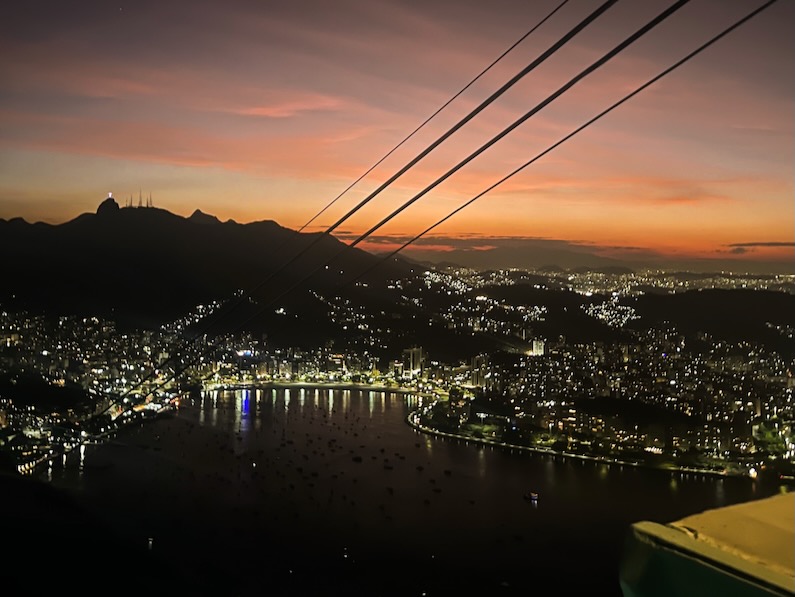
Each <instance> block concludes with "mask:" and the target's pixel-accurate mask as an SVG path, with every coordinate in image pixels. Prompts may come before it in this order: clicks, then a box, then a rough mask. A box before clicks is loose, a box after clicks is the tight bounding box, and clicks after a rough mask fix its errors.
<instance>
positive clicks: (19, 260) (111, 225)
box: [0, 197, 410, 326]
mask: <svg viewBox="0 0 795 597" xmlns="http://www.w3.org/2000/svg"><path fill="white" fill-rule="evenodd" d="M0 252H2V254H3V255H4V256H5V258H4V259H3V260H2V261H0V277H1V278H2V280H3V283H2V285H0V302H1V303H3V304H4V305H6V306H9V307H10V308H12V309H25V310H44V311H47V312H51V313H63V314H85V315H97V316H106V317H108V318H111V319H113V320H115V321H122V322H124V321H126V322H128V323H130V324H131V325H139V326H151V325H159V324H160V323H162V322H164V321H167V320H170V319H172V318H175V317H179V316H181V315H182V314H184V313H185V311H187V310H189V309H191V308H192V307H194V306H195V305H196V304H199V303H202V302H208V301H212V300H216V299H223V298H228V297H230V296H232V295H233V294H234V293H235V292H239V291H241V290H242V291H244V292H245V293H249V291H251V296H252V298H254V299H256V300H257V301H259V302H260V303H261V304H265V303H267V302H268V301H271V300H274V299H276V298H278V297H280V295H284V293H285V292H287V291H288V290H289V291H290V293H289V294H288V295H285V296H283V297H282V298H281V299H280V300H281V301H282V302H285V301H286V302H288V303H289V302H290V301H292V300H304V298H302V297H305V296H306V295H307V293H308V290H310V289H319V290H323V291H329V290H331V289H335V288H339V287H344V286H345V285H346V284H348V283H349V282H351V281H352V280H353V279H355V278H356V277H357V276H360V275H362V274H363V273H365V272H366V273H365V275H364V276H362V280H363V281H367V280H371V281H372V280H384V279H387V278H394V277H404V276H406V275H408V274H409V273H410V266H409V265H408V264H406V263H405V262H403V261H402V260H399V259H393V260H390V261H389V262H386V263H382V262H381V260H380V259H379V258H378V257H376V256H374V255H372V254H370V253H367V252H365V251H362V250H360V249H357V248H349V247H348V246H347V245H345V244H344V243H342V242H340V241H339V240H337V239H335V238H334V237H332V236H330V235H326V234H322V233H311V234H309V233H298V232H296V231H294V230H290V229H288V228H285V227H282V226H280V225H279V224H277V223H276V222H274V221H269V220H265V221H258V222H252V223H249V224H239V223H237V222H234V221H232V220H229V221H227V222H221V221H219V220H218V219H217V218H216V217H215V216H212V215H208V214H205V213H203V212H201V211H199V210H196V211H195V212H194V213H193V214H192V215H191V216H190V217H188V218H185V217H182V216H179V215H176V214H173V213H171V212H169V211H167V210H164V209H160V208H155V207H119V205H118V204H117V203H116V201H115V200H114V199H112V198H110V197H109V198H107V199H105V200H104V201H103V202H102V203H101V204H100V205H99V208H98V209H97V211H96V213H85V214H82V215H80V216H78V217H76V218H74V219H73V220H71V221H68V222H66V223H63V224H59V225H50V224H45V223H40V222H39V223H35V224H30V223H28V222H26V221H25V220H22V219H21V218H14V219H11V220H2V219H0ZM327 263H328V267H326V264H327ZM285 264H287V265H286V267H283V266H285Z"/></svg>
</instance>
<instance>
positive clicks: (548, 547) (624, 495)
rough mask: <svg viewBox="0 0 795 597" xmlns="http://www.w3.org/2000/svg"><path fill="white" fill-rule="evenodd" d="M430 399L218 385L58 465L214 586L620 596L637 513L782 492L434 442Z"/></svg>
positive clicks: (158, 557)
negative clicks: (425, 416)
mask: <svg viewBox="0 0 795 597" xmlns="http://www.w3.org/2000/svg"><path fill="white" fill-rule="evenodd" d="M414 406H416V398H414V397H411V396H407V395H402V394H391V393H382V392H367V391H362V392H360V391H347V390H330V389H306V390H300V389H291V390H284V389H263V390H258V391H253V390H252V391H238V392H222V393H217V394H215V393H214V394H207V395H205V396H204V397H202V398H197V399H195V401H194V402H193V403H191V404H184V403H183V405H182V407H181V408H180V410H179V412H178V414H176V415H175V416H174V417H171V418H167V419H161V420H158V421H155V422H152V423H148V424H147V425H145V426H143V427H140V428H137V429H134V430H129V431H125V432H124V433H123V434H122V435H120V436H119V437H118V438H117V439H116V441H115V442H113V443H110V444H107V445H103V446H100V447H88V448H86V450H85V451H84V453H83V455H82V458H81V457H80V455H78V454H75V455H73V456H70V458H69V459H67V462H66V464H65V465H61V464H59V465H56V466H54V467H52V468H51V470H49V471H47V472H46V473H44V474H45V476H48V477H49V478H50V479H51V481H52V483H53V485H55V486H56V487H61V488H65V489H67V490H68V491H69V492H73V493H74V494H75V495H76V496H77V497H78V498H79V500H80V501H81V503H84V504H86V505H87V506H88V507H89V508H90V509H91V510H92V511H93V512H95V513H97V514H98V515H99V516H101V517H102V519H103V520H105V521H107V522H108V523H109V524H111V525H112V527H113V529H114V530H116V531H118V532H119V533H120V534H122V535H124V536H126V537H129V538H130V540H131V541H133V543H134V544H136V545H140V550H141V561H140V562H139V563H135V565H138V566H165V567H167V568H168V569H169V570H170V571H171V572H172V573H173V576H174V578H175V579H177V582H178V583H179V586H180V587H182V588H184V589H185V590H190V591H191V592H193V593H194V594H197V593H199V594H208V595H210V594H212V595H422V594H426V595H429V596H430V595H448V594H457V595H470V594H483V593H484V592H485V594H487V595H491V594H495V595H501V594H504V595H520V594H521V595H529V594H549V590H548V588H549V587H553V588H554V591H553V594H558V595H570V594H571V595H577V594H580V595H591V594H601V595H621V592H620V588H619V583H618V573H619V562H620V556H621V550H622V548H623V542H624V537H625V535H626V532H627V531H628V529H629V525H630V524H631V523H633V522H636V521H639V520H653V521H657V522H670V521H673V520H676V519H678V518H682V517H684V516H687V515H690V514H694V513H696V512H700V511H703V510H706V509H709V508H714V507H717V506H724V505H729V504H734V503H739V502H744V501H749V500H753V499H758V498H762V497H767V496H768V495H772V494H773V493H777V492H778V491H779V488H778V487H777V486H776V485H770V486H768V485H766V484H765V483H764V482H762V481H761V480H756V481H752V480H750V479H737V478H726V479H721V478H715V477H704V476H692V475H691V476H683V475H679V474H675V475H672V474H669V473H663V472H659V471H651V470H643V469H635V468H628V467H627V468H619V467H609V466H607V465H603V464H594V463H591V462H581V461H578V460H567V459H563V458H561V457H557V458H554V457H551V456H541V455H532V454H527V453H523V452H511V451H506V450H502V449H499V448H490V447H483V446H479V445H475V444H467V443H464V442H459V441H454V440H446V439H439V438H434V437H430V436H426V435H423V434H420V433H418V432H416V431H414V430H413V429H412V428H410V427H409V426H408V425H407V424H406V422H405V418H406V415H407V414H408V412H409V411H410V410H411V409H412V408H413V407H414ZM81 461H82V463H81ZM528 491H535V492H537V493H538V494H539V498H538V501H537V503H536V504H533V503H529V502H527V501H525V499H524V498H523V496H524V494H525V493H527V492H528ZM150 538H151V545H150ZM544 587H547V589H545V590H542V588H544ZM153 590H156V589H155V588H153Z"/></svg>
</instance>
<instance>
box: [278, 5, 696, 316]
mask: <svg viewBox="0 0 795 597" xmlns="http://www.w3.org/2000/svg"><path fill="white" fill-rule="evenodd" d="M690 1H691V0H677V2H675V3H674V4H672V5H671V6H669V7H668V8H667V9H665V10H664V11H663V12H661V13H660V14H658V15H657V16H656V17H654V18H653V19H652V20H651V21H649V22H648V23H646V24H645V25H644V26H643V27H641V28H640V29H638V30H637V31H635V33H633V34H632V35H630V36H629V37H627V38H626V39H625V40H624V41H622V42H621V43H619V44H618V45H617V46H615V47H614V48H613V49H612V50H610V51H609V52H607V53H606V54H605V55H603V56H602V57H601V58H599V59H598V60H596V61H595V62H593V63H592V64H591V65H590V66H588V67H587V68H585V69H584V70H582V71H581V72H580V73H579V74H577V75H575V76H574V77H573V78H571V79H570V80H569V81H568V82H567V83H566V84H564V85H563V86H561V87H560V88H559V89H558V90H557V91H555V92H554V93H552V94H551V95H549V96H547V98H546V99H544V100H542V101H541V102H540V103H538V104H536V106H534V107H533V108H532V109H530V110H529V111H527V112H526V113H525V114H523V115H522V116H520V117H519V118H517V119H516V120H515V121H514V122H513V123H511V124H510V125H508V126H507V127H505V128H504V129H503V130H502V131H500V132H499V133H498V134H496V135H494V136H493V137H492V138H491V139H489V140H488V141H487V142H486V143H484V144H483V145H481V146H480V147H479V148H478V149H476V150H475V151H473V152H472V153H470V154H469V155H468V156H467V157H465V158H464V159H463V160H461V161H460V162H459V163H458V164H456V165H455V166H453V167H452V168H450V169H449V170H448V171H447V172H445V173H444V174H443V175H441V176H440V177H438V178H437V179H436V180H435V181H433V182H432V183H431V184H429V185H428V186H426V187H425V188H424V189H423V190H422V191H420V192H419V193H417V194H416V195H414V196H413V197H412V198H411V199H409V200H407V201H405V202H404V203H403V205H401V206H400V207H398V208H396V209H395V210H394V211H392V213H390V214H389V215H387V216H386V217H384V218H383V219H382V220H381V221H380V222H378V223H377V224H376V225H375V226H372V227H371V228H370V229H368V230H367V231H366V232H364V233H362V234H361V235H359V237H358V238H356V239H355V240H354V241H353V242H352V243H350V244H348V245H345V246H343V247H342V248H341V249H340V250H339V251H338V252H337V253H336V254H335V255H333V256H332V257H331V258H330V259H329V260H328V261H326V262H325V263H324V264H323V265H321V266H320V267H318V268H317V269H315V270H314V271H313V272H311V273H310V274H309V275H308V276H306V277H305V278H303V279H302V280H300V281H298V282H297V283H295V284H294V285H293V286H291V287H290V288H288V289H287V290H286V291H284V292H282V293H281V294H279V295H278V296H277V297H276V298H275V299H274V301H275V300H278V299H279V298H281V297H282V296H284V295H286V294H288V293H290V292H292V291H293V290H294V289H295V288H297V287H298V286H299V285H300V284H302V283H304V282H305V281H306V280H307V279H309V278H310V277H311V276H312V275H314V274H315V273H316V272H317V271H319V270H320V269H321V268H323V267H327V266H328V265H329V264H330V263H331V262H333V261H334V260H335V259H336V258H338V257H339V256H340V255H342V254H343V253H345V252H346V251H349V250H350V249H352V248H354V247H355V246H356V245H358V244H359V243H361V242H362V241H364V240H366V239H367V238H368V237H369V236H371V235H372V234H373V232H375V231H376V230H378V229H379V228H381V227H382V226H384V225H385V224H386V223H387V222H389V221H390V220H392V219H393V218H395V217H396V216H397V215H399V214H400V213H402V212H403V211H404V210H406V209H407V208H408V207H410V206H411V205H412V204H414V203H415V202H417V201H418V200H419V199H421V198H422V197H423V196H424V195H426V194H427V193H429V192H430V191H431V190H433V189H434V188H436V187H437V186H438V185H439V184H441V183H442V182H444V181H445V180H447V179H448V178H449V177H450V176H452V175H453V174H455V173H456V172H457V171H458V170H460V169H461V168H463V167H464V166H465V165H466V164H468V163H469V162H471V161H472V160H473V159H475V158H476V157H477V156H479V155H480V154H482V153H483V152H484V151H486V150H487V149H488V148H490V147H491V146H493V145H494V144H495V143H497V141H499V140H500V139H502V138H504V137H505V136H506V135H507V134H508V133H510V132H511V131H513V130H514V129H516V128H517V127H518V126H519V125H521V124H522V123H524V122H526V121H527V120H528V119H529V118H530V117H532V116H533V115H535V114H537V113H538V112H539V111H541V110H542V109H543V108H544V107H546V106H547V105H549V104H550V103H552V102H553V101H554V100H555V99H557V98H558V97H560V96H561V95H563V94H564V93H565V92H566V91H568V90H569V89H571V88H572V87H573V86H574V85H575V84H577V83H578V82H579V81H581V80H582V79H583V78H585V77H587V76H588V75H590V74H591V73H593V72H594V71H595V70H597V69H598V68H600V67H601V66H603V65H604V64H605V63H606V62H608V61H609V60H610V59H612V58H614V57H615V56H616V55H617V54H618V53H620V52H621V51H623V50H624V49H626V48H627V47H628V46H629V45H631V44H632V43H634V42H636V41H637V40H638V39H640V38H641V37H642V36H643V35H645V34H646V33H648V32H649V31H651V30H652V29H653V28H654V27H656V26H658V25H659V24H660V23H662V22H663V21H664V20H665V19H667V18H668V17H670V16H671V15H673V14H674V13H675V12H676V11H678V10H680V9H681V8H682V7H684V6H685V5H686V4H688V3H689V2H690Z"/></svg>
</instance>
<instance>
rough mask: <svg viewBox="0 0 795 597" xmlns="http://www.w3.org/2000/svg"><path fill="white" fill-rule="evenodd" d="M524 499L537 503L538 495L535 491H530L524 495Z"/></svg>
mask: <svg viewBox="0 0 795 597" xmlns="http://www.w3.org/2000/svg"><path fill="white" fill-rule="evenodd" d="M524 499H525V500H527V501H528V502H537V501H538V493H536V492H535V491H528V492H527V493H526V494H524Z"/></svg>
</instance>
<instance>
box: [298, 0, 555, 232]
mask: <svg viewBox="0 0 795 597" xmlns="http://www.w3.org/2000/svg"><path fill="white" fill-rule="evenodd" d="M568 1H569V0H563V2H561V3H560V4H558V5H557V6H556V7H555V8H553V9H552V12H550V13H549V14H548V15H547V16H545V17H544V18H543V19H541V21H539V22H538V23H537V24H536V25H534V26H533V27H532V28H530V30H529V31H527V33H525V34H524V35H522V37H520V38H519V39H517V40H516V41H515V42H514V43H513V44H512V45H511V46H510V47H509V48H508V49H507V50H505V51H504V52H503V53H502V54H500V55H499V56H497V58H496V59H495V60H494V61H493V62H492V63H491V64H489V65H488V66H487V67H486V68H484V69H483V70H482V71H480V73H479V74H478V75H477V76H476V77H475V78H474V79H472V80H471V81H470V82H469V83H467V84H466V85H464V86H463V87H462V88H461V90H460V91H458V93H456V94H455V95H454V96H453V97H451V98H450V99H449V100H447V101H446V102H445V103H444V104H442V105H441V106H440V107H439V108H437V110H436V111H435V112H434V113H433V114H431V115H430V116H428V118H426V119H425V120H424V121H423V122H422V124H420V125H419V126H418V127H417V128H415V129H414V130H413V131H411V132H410V133H409V134H408V135H407V136H406V137H405V138H404V139H403V140H402V141H401V142H400V143H398V144H397V145H395V146H394V147H393V148H392V149H390V150H389V151H388V152H387V153H386V154H385V155H384V157H382V158H381V159H380V160H378V161H377V162H376V163H375V164H373V165H372V166H370V168H368V170H367V171H366V172H365V173H364V174H362V175H361V176H360V177H359V178H357V179H356V180H354V181H353V182H352V183H351V184H350V185H348V187H347V188H346V189H345V190H344V191H342V192H341V193H340V194H339V195H337V196H336V197H334V199H332V200H331V201H330V202H329V203H328V204H326V206H325V207H324V208H323V209H321V210H320V211H319V212H317V213H316V214H315V215H314V216H312V217H311V218H310V219H309V221H308V222H307V223H306V224H304V225H303V226H301V227H300V228H299V229H298V232H303V231H304V229H305V228H306V227H307V226H309V225H310V224H311V223H312V222H314V221H315V220H316V219H317V218H319V217H320V216H321V215H322V214H323V213H324V212H325V211H326V210H327V209H328V208H330V207H331V206H332V205H334V204H335V203H336V202H337V201H339V200H340V199H341V198H342V196H343V195H345V194H346V193H347V192H348V191H350V190H351V189H352V188H353V187H355V186H356V185H357V184H358V183H359V182H361V181H362V179H364V178H365V177H366V176H367V175H368V174H370V172H372V171H373V170H375V169H376V168H377V167H378V166H380V165H381V163H382V162H383V161H384V160H386V159H387V158H388V157H389V156H391V155H392V154H393V153H395V151H397V150H398V149H400V147H401V146H402V145H403V144H404V143H406V142H407V141H408V140H409V139H411V138H412V137H413V136H414V135H416V134H417V133H418V132H419V131H420V130H421V129H422V128H423V127H424V126H425V125H426V124H428V123H429V122H430V121H431V120H433V119H434V118H435V117H436V116H438V115H439V113H440V112H441V111H442V110H444V109H445V108H446V107H447V106H449V105H450V104H451V103H453V102H454V101H455V100H456V99H458V97H459V96H460V95H461V94H462V93H464V92H465V91H466V90H467V89H469V88H470V87H472V85H474V84H475V83H476V82H477V81H478V79H480V78H481V77H482V76H483V75H485V74H486V73H487V72H489V71H490V70H491V69H492V68H493V67H494V66H495V65H496V64H497V63H498V62H499V61H500V60H502V59H503V58H505V56H507V55H508V53H509V52H510V51H511V50H513V49H514V48H515V47H516V46H518V45H519V44H520V43H522V42H523V41H524V40H525V39H527V37H528V36H529V35H531V34H532V33H533V32H534V31H535V30H536V29H538V28H539V27H541V25H543V24H544V23H546V22H547V21H548V20H549V19H550V18H551V17H552V16H553V15H554V14H555V13H556V12H558V11H559V10H560V9H561V8H563V6H564V5H565V4H566V3H567V2H568Z"/></svg>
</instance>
